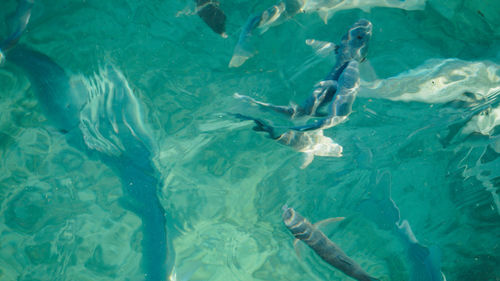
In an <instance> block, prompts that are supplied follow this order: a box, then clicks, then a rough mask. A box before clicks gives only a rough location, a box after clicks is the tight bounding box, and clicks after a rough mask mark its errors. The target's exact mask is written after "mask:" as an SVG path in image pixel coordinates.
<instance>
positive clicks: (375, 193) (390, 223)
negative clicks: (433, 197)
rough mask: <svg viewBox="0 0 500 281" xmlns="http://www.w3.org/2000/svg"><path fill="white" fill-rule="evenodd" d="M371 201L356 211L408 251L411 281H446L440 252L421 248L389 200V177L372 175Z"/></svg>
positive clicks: (386, 172)
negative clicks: (391, 236)
mask: <svg viewBox="0 0 500 281" xmlns="http://www.w3.org/2000/svg"><path fill="white" fill-rule="evenodd" d="M371 181H372V188H371V190H369V193H370V198H369V199H366V200H363V201H362V202H361V203H360V206H359V210H360V211H361V213H363V215H364V216H365V217H366V218H368V219H370V220H371V221H373V222H374V223H375V224H376V225H377V226H378V227H379V228H380V229H383V230H387V231H390V232H391V233H393V234H394V235H395V236H397V237H399V238H401V240H402V242H403V244H404V247H405V249H406V251H407V255H408V261H409V265H410V267H409V269H410V272H409V273H410V281H446V277H445V275H444V273H443V272H442V271H441V251H440V250H439V247H438V246H436V245H432V246H430V247H426V246H424V245H422V244H421V243H420V242H419V241H418V240H417V238H416V237H415V234H414V233H413V231H412V229H411V227H410V223H409V222H408V221H407V220H405V219H402V218H401V215H400V210H399V207H398V206H397V205H396V203H395V202H394V200H393V199H392V198H391V184H392V182H391V174H390V172H388V171H383V172H377V171H374V172H373V173H372V176H371Z"/></svg>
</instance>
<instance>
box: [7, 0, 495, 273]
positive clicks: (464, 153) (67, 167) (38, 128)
mask: <svg viewBox="0 0 500 281" xmlns="http://www.w3.org/2000/svg"><path fill="white" fill-rule="evenodd" d="M323 2H325V1H323ZM359 2H361V3H362V2H363V1H359ZM388 2H390V1H388ZM396 2H404V1H396ZM275 4H276V1H274V0H259V1H246V0H235V1H226V0H220V7H221V9H222V10H223V11H224V13H225V14H226V16H227V20H226V32H227V35H228V37H227V38H223V37H221V36H220V35H218V34H216V33H214V32H213V31H212V30H211V29H210V28H209V27H208V26H207V25H206V24H205V23H204V22H203V21H202V19H200V17H198V15H196V12H195V9H196V7H195V3H194V1H188V0H185V1H181V0H168V1H165V0H145V1H137V0H136V1H132V0H106V1H103V0H67V1H50V0H40V1H38V0H37V1H36V2H35V5H34V7H33V10H32V15H31V19H30V22H29V24H28V27H27V29H26V31H25V33H24V34H23V36H22V37H21V39H20V44H24V45H27V46H29V47H30V48H33V49H35V50H37V51H39V52H41V53H44V54H46V55H47V56H48V57H50V58H51V59H52V60H53V61H55V62H56V63H57V64H58V65H60V66H61V67H62V68H63V69H64V70H65V71H66V72H67V73H69V74H70V75H72V76H75V77H76V76H79V75H83V76H92V75H94V73H96V72H98V71H99V69H100V68H101V67H103V66H104V65H108V64H111V65H113V66H114V67H116V68H117V69H119V70H120V71H121V72H123V74H124V76H125V77H126V79H127V81H128V83H129V85H130V87H131V89H132V90H133V93H134V94H135V95H136V96H137V97H138V99H139V100H140V101H141V103H143V104H144V108H145V109H146V112H145V114H144V116H143V117H144V119H145V121H146V123H147V124H148V126H149V127H150V128H151V131H152V133H153V136H154V137H153V139H154V142H155V143H156V144H157V145H158V147H159V149H158V153H157V154H156V155H155V156H154V161H155V163H156V164H157V166H158V169H159V171H160V173H161V176H162V182H163V184H162V188H161V190H158V196H159V198H160V201H161V204H162V206H163V207H164V209H165V212H166V213H167V214H168V216H167V217H168V218H169V220H171V221H172V224H173V225H175V231H174V232H173V233H172V236H171V238H172V243H173V247H174V249H175V253H176V256H175V271H176V276H177V279H178V280H210V281H216V280H241V281H243V280H351V279H348V277H347V276H346V275H344V274H343V273H341V272H340V271H338V270H336V269H335V268H333V267H331V266H330V265H328V264H326V263H325V262H323V261H322V260H321V258H319V257H318V256H317V255H316V254H315V253H314V252H313V251H312V250H310V249H309V248H308V247H307V246H305V244H302V243H299V244H298V245H297V246H298V250H297V251H298V252H299V255H297V253H296V251H295V249H294V243H293V242H294V237H293V236H292V235H291V234H290V232H289V231H288V230H287V228H286V227H285V226H284V224H283V222H282V218H281V214H282V209H281V208H282V206H283V205H285V204H286V205H288V206H289V207H293V208H294V209H295V210H297V211H298V212H300V213H301V214H302V215H303V216H305V217H306V218H308V219H309V220H310V221H312V222H317V221H321V220H324V219H328V218H331V217H345V219H344V220H343V221H341V222H338V223H334V224H331V225H329V226H327V227H326V228H324V229H323V231H324V232H325V233H326V234H327V236H328V237H329V238H330V239H331V240H332V241H334V242H335V243H336V244H337V245H339V247H341V248H342V249H343V250H344V251H345V252H346V253H347V254H348V255H349V256H350V257H351V258H353V259H354V260H355V261H356V262H358V263H359V264H360V265H361V267H362V268H363V269H364V270H365V271H367V272H369V273H370V275H372V276H374V277H377V278H379V279H380V280H384V281H387V280H395V281H404V280H409V278H410V276H411V268H410V265H409V259H408V255H407V251H406V247H405V245H404V242H403V241H402V240H401V239H400V237H398V236H397V235H395V234H394V232H391V231H388V230H385V229H382V228H380V227H379V226H378V225H377V224H376V223H374V221H373V220H371V219H370V218H369V216H366V214H364V213H363V212H362V209H363V208H360V206H362V205H363V204H362V203H363V202H365V200H368V199H369V198H372V197H373V194H374V193H376V192H377V191H378V190H377V189H376V188H375V187H376V186H377V178H380V175H383V174H385V175H387V174H389V175H390V182H386V184H387V185H390V187H391V197H392V200H393V201H394V203H395V204H396V205H397V206H398V208H399V210H400V215H401V219H405V220H407V221H408V222H409V224H410V225H411V228H412V230H413V233H414V234H415V237H416V238H417V239H418V241H419V243H421V244H422V245H424V246H426V247H431V246H433V247H436V248H439V250H440V264H439V265H440V268H441V271H442V272H443V274H444V275H445V276H446V280H449V281H450V280H451V281H453V280H470V281H498V280H500V266H499V265H500V198H499V197H500V194H499V190H500V126H499V125H500V105H499V102H500V97H499V95H500V1H497V0H446V1H444V0H428V1H427V2H426V3H425V5H424V8H423V9H419V10H404V9H398V8H390V7H374V8H372V9H371V10H369V11H368V10H361V9H357V8H353V9H351V8H350V9H345V10H339V11H335V12H334V13H332V15H331V17H330V18H329V19H328V22H327V23H326V24H325V22H324V21H323V20H322V19H321V17H319V16H318V14H317V13H312V12H311V13H307V12H306V13H301V14H298V15H296V16H295V17H293V18H292V19H290V20H288V21H286V22H284V23H282V24H280V25H277V26H273V27H271V28H269V30H267V31H266V32H265V33H263V34H255V35H254V36H255V38H254V39H255V42H256V48H257V52H256V54H255V55H254V56H253V57H251V58H250V59H248V61H246V62H245V63H244V64H243V65H242V66H240V67H238V68H229V67H228V64H229V61H230V59H231V56H232V55H233V50H234V47H235V46H236V43H237V42H238V38H239V34H240V32H241V31H242V27H243V25H244V24H245V22H246V21H247V19H248V18H249V16H251V15H254V14H258V13H261V12H262V11H264V10H265V9H267V8H268V7H271V6H272V5H275ZM16 5H17V2H16V1H14V0H2V5H1V6H2V9H0V22H1V23H2V24H0V36H1V37H0V38H4V37H6V36H7V32H8V31H7V30H8V29H7V25H5V24H3V19H4V18H6V17H7V16H8V14H10V13H12V12H13V11H15V9H16ZM360 5H362V4H360ZM360 18H365V19H368V20H370V21H371V22H372V24H373V35H372V39H371V41H370V45H369V51H368V55H367V59H366V61H365V62H363V63H361V67H360V68H361V80H362V82H361V88H360V91H359V94H358V97H357V99H356V101H355V102H354V105H353V112H352V113H351V115H350V116H349V118H348V120H347V121H345V122H344V123H342V124H340V125H337V126H335V127H333V128H330V129H327V130H325V131H324V134H325V135H326V136H328V137H330V138H332V139H333V140H334V141H335V142H337V143H339V144H340V145H342V147H343V156H342V157H315V159H314V161H313V162H312V163H311V164H310V165H309V166H308V167H307V168H305V169H300V166H301V164H302V161H303V157H304V155H303V154H302V153H300V152H298V151H296V150H294V149H292V148H291V147H287V146H284V145H281V144H279V143H278V142H276V141H273V140H272V139H270V138H268V137H267V136H266V134H264V133H261V132H260V133H259V132H256V131H254V130H252V127H253V124H252V122H251V121H241V120H239V119H237V118H235V117H234V116H233V115H231V113H245V114H251V115H252V116H260V114H261V112H259V110H258V109H256V108H255V107H252V106H250V105H249V104H246V103H244V102H242V101H241V100H237V99H235V98H234V97H233V94H234V93H239V94H243V95H248V96H251V97H253V98H255V99H258V100H262V101H264V102H269V103H273V104H282V105H287V104H289V103H291V102H292V103H300V102H302V101H303V100H305V99H306V97H307V96H308V95H309V94H310V92H311V90H312V89H313V86H314V85H315V83H317V82H318V81H320V80H321V79H323V78H324V77H325V76H326V74H327V73H328V71H329V70H330V69H331V67H332V66H333V64H334V63H335V56H334V55H330V56H326V57H325V56H321V55H317V54H315V52H314V50H313V49H311V47H310V46H308V45H307V44H305V41H306V39H316V40H321V41H331V42H336V43H338V42H340V38H341V37H342V35H343V34H345V32H346V31H347V30H348V29H349V27H350V26H351V25H352V24H353V23H354V22H355V21H357V20H358V19H360ZM262 118H264V119H265V120H267V121H268V122H270V123H273V124H280V122H281V121H282V120H283V118H281V117H280V116H271V115H269V114H268V115H264V114H263V115H262ZM122 193H123V191H122V187H121V183H120V179H119V177H118V176H117V174H116V173H114V172H113V170H111V169H110V168H109V167H108V166H107V165H105V164H104V163H103V162H102V161H99V159H95V158H89V157H88V156H87V154H85V153H84V152H82V151H80V150H77V149H75V148H74V147H72V146H70V145H69V144H68V143H67V141H66V138H65V136H64V134H62V133H61V132H58V131H57V130H54V129H53V128H51V125H50V122H48V120H47V118H46V117H45V115H44V113H43V111H42V110H41V107H40V105H39V101H38V99H37V98H36V96H35V94H34V91H33V87H32V85H31V83H30V81H29V80H28V78H27V77H26V75H25V74H24V72H23V71H22V70H20V69H19V68H17V67H16V66H14V65H12V64H9V63H8V62H6V63H4V64H3V65H2V66H1V67H0V280H2V281H4V280H5V281H11V280H23V281H28V280H30V281H31V280H33V281H34V280H68V281H69V280H78V281H80V280H81V281H86V280H89V281H90V280H132V281H134V280H143V276H142V274H143V271H142V268H141V255H142V254H141V238H142V234H141V220H140V219H139V218H138V217H137V216H136V215H135V214H134V213H133V212H131V211H130V210H128V209H127V208H124V207H123V206H122V204H121V203H120V198H121V197H122Z"/></svg>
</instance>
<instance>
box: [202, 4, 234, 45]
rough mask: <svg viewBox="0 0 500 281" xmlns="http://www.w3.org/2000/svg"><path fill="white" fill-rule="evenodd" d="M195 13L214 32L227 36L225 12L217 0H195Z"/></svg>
mask: <svg viewBox="0 0 500 281" xmlns="http://www.w3.org/2000/svg"><path fill="white" fill-rule="evenodd" d="M196 13H197V14H198V16H199V17H200V18H201V19H202V20H203V21H204V22H205V23H206V24H207V25H208V26H209V27H210V28H211V29H212V30H213V31H214V32H215V33H217V34H219V35H220V36H222V37H223V38H226V37H227V34H226V14H224V11H223V10H222V9H221V8H220V3H219V1H215V0H196Z"/></svg>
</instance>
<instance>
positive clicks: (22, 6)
mask: <svg viewBox="0 0 500 281" xmlns="http://www.w3.org/2000/svg"><path fill="white" fill-rule="evenodd" d="M33 5H34V0H19V1H18V4H17V8H16V11H15V12H14V13H13V14H11V15H9V16H8V18H7V26H8V33H9V36H7V38H6V39H4V40H2V41H0V64H1V63H3V62H4V61H5V52H7V51H8V50H9V49H11V48H12V47H13V46H15V45H16V43H17V42H18V41H19V39H20V38H21V35H22V34H23V32H24V31H25V30H26V27H27V26H28V22H29V20H30V17H31V10H32V9H33Z"/></svg>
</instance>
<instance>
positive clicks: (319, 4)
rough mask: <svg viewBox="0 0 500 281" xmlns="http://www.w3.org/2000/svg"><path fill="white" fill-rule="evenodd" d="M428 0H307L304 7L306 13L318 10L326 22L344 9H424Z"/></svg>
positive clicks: (367, 11)
mask: <svg viewBox="0 0 500 281" xmlns="http://www.w3.org/2000/svg"><path fill="white" fill-rule="evenodd" d="M425 4H426V0H362V1H360V0H307V1H305V4H304V7H303V8H302V9H303V10H304V12H306V13H312V12H316V13H318V15H319V17H320V18H321V19H322V20H323V22H324V23H325V24H326V23H328V20H329V19H330V18H331V16H332V15H333V14H335V13H336V12H338V11H342V10H350V9H361V10H363V11H364V12H365V13H369V12H370V11H371V9H373V8H376V7H387V8H396V9H403V10H407V11H414V10H423V9H424V8H425Z"/></svg>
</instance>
